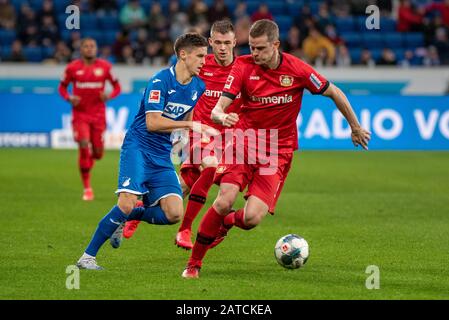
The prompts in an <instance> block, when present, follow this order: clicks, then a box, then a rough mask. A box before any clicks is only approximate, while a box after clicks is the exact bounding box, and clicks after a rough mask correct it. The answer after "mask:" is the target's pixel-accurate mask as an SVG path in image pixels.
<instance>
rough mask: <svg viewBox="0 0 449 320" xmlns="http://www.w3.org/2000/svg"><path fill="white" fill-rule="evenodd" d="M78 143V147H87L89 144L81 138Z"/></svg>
mask: <svg viewBox="0 0 449 320" xmlns="http://www.w3.org/2000/svg"><path fill="white" fill-rule="evenodd" d="M78 145H79V146H80V148H87V147H88V146H89V140H86V139H82V140H80V141H78Z"/></svg>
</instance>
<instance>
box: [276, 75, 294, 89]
mask: <svg viewBox="0 0 449 320" xmlns="http://www.w3.org/2000/svg"><path fill="white" fill-rule="evenodd" d="M279 81H280V82H281V86H283V87H291V86H292V85H293V77H292V76H286V75H282V76H280V77H279Z"/></svg>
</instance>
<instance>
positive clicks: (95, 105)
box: [58, 38, 121, 200]
mask: <svg viewBox="0 0 449 320" xmlns="http://www.w3.org/2000/svg"><path fill="white" fill-rule="evenodd" d="M80 53H81V58H80V59H77V60H75V61H72V62H71V63H70V64H69V65H68V66H67V68H66V69H65V73H64V77H63V79H62V81H61V83H60V85H59V88H58V89H59V93H60V94H61V96H62V97H63V98H64V99H65V100H67V101H69V102H70V104H71V105H72V107H73V108H72V127H73V136H74V139H75V141H76V142H77V143H78V146H79V158H78V164H79V168H80V173H81V178H82V181H83V186H84V193H83V200H93V199H94V193H93V190H92V187H91V184H90V171H91V169H92V167H93V165H94V162H95V160H99V159H101V158H102V157H103V151H104V146H103V133H104V131H105V130H106V106H105V102H106V101H108V100H109V99H112V98H114V97H116V96H118V95H119V94H120V90H121V89H120V84H119V82H118V80H117V79H116V78H115V77H113V76H112V74H111V68H112V66H111V64H110V63H109V62H107V61H105V60H102V59H98V58H97V43H96V41H95V40H94V39H91V38H85V39H83V40H82V42H81V48H80ZM106 81H109V82H110V83H111V84H112V86H113V91H112V92H111V93H110V94H107V93H106V92H105V83H106ZM70 83H72V84H73V90H72V94H70V93H69V92H68V91H67V87H68V86H69V84H70Z"/></svg>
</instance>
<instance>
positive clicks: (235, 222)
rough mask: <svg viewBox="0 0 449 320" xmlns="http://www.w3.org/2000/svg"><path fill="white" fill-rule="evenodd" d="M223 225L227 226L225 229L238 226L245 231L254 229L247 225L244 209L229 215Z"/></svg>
mask: <svg viewBox="0 0 449 320" xmlns="http://www.w3.org/2000/svg"><path fill="white" fill-rule="evenodd" d="M223 224H224V225H225V227H229V228H231V227H232V226H236V227H239V228H240V229H243V230H249V229H252V228H253V227H248V226H247V225H246V224H245V211H244V209H239V210H237V211H235V212H231V213H230V214H228V215H227V216H226V217H225V218H224V220H223Z"/></svg>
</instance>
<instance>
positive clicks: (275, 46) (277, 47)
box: [273, 40, 281, 50]
mask: <svg viewBox="0 0 449 320" xmlns="http://www.w3.org/2000/svg"><path fill="white" fill-rule="evenodd" d="M273 46H274V48H275V49H276V50H278V49H279V47H280V46H281V42H280V41H279V40H276V41H274V42H273Z"/></svg>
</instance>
